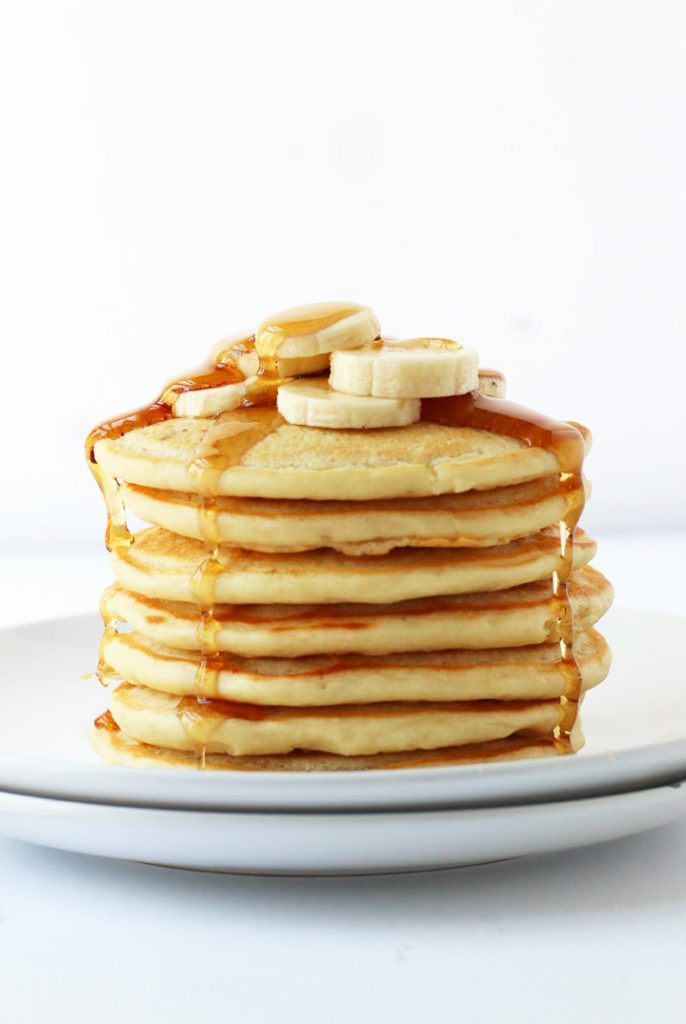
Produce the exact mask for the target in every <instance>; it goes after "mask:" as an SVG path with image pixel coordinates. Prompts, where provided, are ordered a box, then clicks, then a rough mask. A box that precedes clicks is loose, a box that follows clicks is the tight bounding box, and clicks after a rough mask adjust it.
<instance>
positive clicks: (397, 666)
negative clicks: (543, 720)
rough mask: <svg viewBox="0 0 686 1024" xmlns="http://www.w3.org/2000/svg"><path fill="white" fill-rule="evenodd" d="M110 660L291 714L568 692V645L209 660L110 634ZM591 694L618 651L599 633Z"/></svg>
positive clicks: (186, 691)
mask: <svg viewBox="0 0 686 1024" xmlns="http://www.w3.org/2000/svg"><path fill="white" fill-rule="evenodd" d="M101 654H102V658H103V660H104V662H105V663H106V664H107V665H108V666H109V668H110V669H111V670H112V671H114V672H115V673H116V674H117V675H118V676H120V677H121V678H122V679H124V680H126V681H127V682H129V683H134V684H136V685H138V686H147V687H148V688H150V689H154V690H160V691H162V692H164V693H170V694H175V695H177V696H188V695H201V696H208V697H218V698H220V699H222V700H230V701H238V702H241V701H243V702H247V703H250V704H260V705H281V706H285V707H325V706H331V705H337V704H364V703H376V702H385V701H472V700H532V699H535V700H549V699H552V698H555V697H561V696H563V695H564V694H565V692H566V690H567V686H568V675H567V672H566V670H565V669H566V666H565V665H564V663H561V662H560V646H559V644H554V643H553V644H536V645H534V646H531V647H514V648H512V647H505V648H497V649H494V650H485V651H468V650H467V651H465V650H452V651H431V652H428V653H422V654H390V655H382V656H376V657H359V656H355V655H347V656H345V655H344V656H342V657H341V656H338V657H336V656H328V657H327V656H326V655H320V656H314V657H312V656H310V657H304V658H257V659H251V658H247V659H246V658H232V657H230V656H228V655H224V656H218V657H214V658H212V659H210V662H209V668H208V663H207V660H206V659H203V657H202V655H201V654H200V653H199V652H197V651H174V650H173V649H172V648H169V647H162V646H161V645H160V644H155V643H154V642H153V641H151V640H147V639H146V638H145V637H142V636H141V635H140V634H138V633H122V634H115V635H114V636H111V637H108V636H107V634H106V635H105V638H104V642H103V647H102V652H101ZM574 654H575V657H576V660H577V664H578V665H579V669H580V671H581V684H582V689H583V690H588V689H590V688H591V687H593V686H596V685H597V684H598V683H600V682H602V680H603V679H604V678H605V677H606V676H607V673H608V671H609V669H610V660H611V658H610V650H609V648H608V646H607V643H606V642H605V640H604V638H603V637H602V636H601V635H600V633H597V632H596V631H595V630H590V631H589V632H587V633H582V634H580V636H579V637H578V639H577V640H576V641H575V644H574Z"/></svg>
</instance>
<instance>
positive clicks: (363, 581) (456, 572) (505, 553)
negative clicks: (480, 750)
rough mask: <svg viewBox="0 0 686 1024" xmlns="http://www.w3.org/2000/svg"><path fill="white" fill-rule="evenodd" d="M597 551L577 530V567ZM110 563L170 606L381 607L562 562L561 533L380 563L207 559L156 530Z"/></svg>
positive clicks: (253, 554) (239, 552)
mask: <svg viewBox="0 0 686 1024" xmlns="http://www.w3.org/2000/svg"><path fill="white" fill-rule="evenodd" d="M594 554H595V542H594V541H592V540H591V539H590V537H588V536H587V534H585V533H584V531H583V530H577V531H576V533H575V544H574V566H575V567H577V568H578V567H581V566H583V565H585V564H586V563H587V562H588V561H590V559H591V558H592V557H593V555H594ZM110 564H111V566H112V569H113V571H114V575H115V576H116V578H117V579H118V580H119V582H120V583H121V584H122V585H123V586H125V587H127V588H128V589H129V590H133V591H134V592H135V593H138V594H143V595H144V596H146V597H155V598H163V599H165V600H170V601H188V602H196V603H197V602H198V601H199V602H201V603H203V604H205V605H207V606H209V605H212V604H214V603H224V604H257V603H259V604H271V603H277V604H301V603H304V602H313V603H319V604H331V603H338V602H345V601H363V602H365V603H370V604H373V603H380V602H384V601H389V599H390V601H392V602H394V601H406V600H411V599H413V598H417V597H427V596H434V595H437V594H460V593H471V592H481V591H486V590H489V591H490V590H501V589H506V588H508V587H515V586H519V585H520V584H522V583H530V582H532V581H534V580H539V579H543V578H544V577H546V576H547V577H550V576H551V574H552V573H553V572H554V571H556V570H557V569H558V568H560V564H561V557H560V534H559V531H558V530H555V529H548V530H542V531H541V532H540V533H537V534H535V535H533V536H531V537H526V538H522V539H520V540H516V541H512V542H511V543H510V544H506V545H501V546H497V547H492V548H398V549H396V550H394V551H391V552H389V553H388V554H387V555H385V556H384V557H382V558H378V557H375V556H361V557H359V558H354V557H350V556H347V555H342V554H340V553H339V552H337V551H332V550H331V549H328V548H319V549H318V550H316V551H305V552H299V553H297V554H293V553H291V554H266V553H264V552H257V551H247V550H243V549H240V548H238V549H237V548H226V547H221V548H219V549H218V551H217V555H216V557H214V556H213V557H212V558H211V559H208V552H207V548H206V546H205V545H204V544H203V543H202V542H201V541H197V540H193V539H192V538H189V537H178V536H177V535H176V534H173V533H169V532H168V531H166V530H162V529H161V528H160V527H151V528H149V529H147V530H142V531H141V532H140V533H138V534H136V538H135V543H134V544H132V545H131V546H130V547H123V548H117V549H115V550H114V551H113V552H112V555H111V557H110Z"/></svg>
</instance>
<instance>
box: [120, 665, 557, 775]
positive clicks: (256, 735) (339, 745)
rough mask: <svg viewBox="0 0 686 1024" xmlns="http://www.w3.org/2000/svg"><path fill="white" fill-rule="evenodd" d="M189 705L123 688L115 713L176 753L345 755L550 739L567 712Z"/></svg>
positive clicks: (535, 706)
mask: <svg viewBox="0 0 686 1024" xmlns="http://www.w3.org/2000/svg"><path fill="white" fill-rule="evenodd" d="M190 700H191V702H192V703H190V704H188V703H184V702H187V701H189V698H181V699H180V698H178V697H176V696H172V695H170V694H166V693H161V692H159V691H157V690H150V689H148V688H146V687H142V686H134V685H131V684H129V683H123V684H122V685H121V686H119V687H117V688H116V689H115V690H113V691H111V692H110V696H109V710H110V712H111V714H112V717H113V718H114V720H115V722H116V723H117V725H118V726H119V728H120V729H121V730H122V732H124V733H125V734H126V735H127V736H131V737H132V738H133V739H135V740H138V741H139V742H140V743H148V744H151V745H152V746H158V747H167V748H170V749H172V750H190V751H197V750H199V749H201V750H204V751H206V752H207V753H210V754H233V755H239V756H242V755H245V754H285V753H289V752H290V751H292V750H319V751H323V752H325V753H330V754H342V755H344V756H346V757H349V756H354V755H359V754H379V753H391V752H397V751H404V750H436V749H439V748H441V747H450V746H460V745H461V744H463V743H482V742H484V741H487V740H494V739H501V738H503V737H505V736H511V735H513V734H515V733H524V734H527V735H530V736H544V735H546V734H548V733H550V732H552V731H553V730H554V729H555V728H557V727H558V726H560V725H561V724H562V723H563V721H564V718H565V715H566V713H567V710H568V709H567V708H566V707H565V706H563V705H561V704H560V702H559V701H558V700H547V701H543V700H542V701H536V700H518V701H496V700H477V701H460V702H450V701H446V702H430V701H422V702H413V701H404V702H402V703H400V702H398V703H390V704H387V703H384V704H367V705H359V704H345V705H338V706H336V707H324V708H311V707H307V708H300V707H299V708H287V707H269V708H264V707H257V706H255V705H250V704H232V703H229V702H226V701H223V702H222V701H216V702H212V701H209V702H207V703H206V704H202V703H198V702H197V701H196V700H195V699H193V698H191V699H190ZM220 705H222V710H221V711H220V710H219V706H220Z"/></svg>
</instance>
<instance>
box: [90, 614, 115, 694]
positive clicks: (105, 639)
mask: <svg viewBox="0 0 686 1024" xmlns="http://www.w3.org/2000/svg"><path fill="white" fill-rule="evenodd" d="M115 636H117V627H116V625H115V624H114V623H112V622H109V623H107V624H106V625H105V628H104V630H103V633H102V636H101V637H100V645H99V647H98V665H97V668H96V670H95V675H96V678H97V680H98V682H99V683H100V685H101V686H105V687H107V686H109V685H110V683H111V682H112V681H113V680H117V681H118V680H119V676H118V675H117V673H116V672H114V671H113V670H112V669H111V668H110V666H109V665H108V663H107V662H106V661H105V648H106V647H107V645H108V644H109V642H110V640H112V639H113V638H114V637H115Z"/></svg>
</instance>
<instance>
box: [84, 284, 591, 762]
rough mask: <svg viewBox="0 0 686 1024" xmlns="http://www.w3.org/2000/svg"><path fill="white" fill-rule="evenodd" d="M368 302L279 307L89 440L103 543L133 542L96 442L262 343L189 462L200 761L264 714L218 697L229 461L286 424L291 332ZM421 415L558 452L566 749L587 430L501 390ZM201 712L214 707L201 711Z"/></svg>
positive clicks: (577, 694)
mask: <svg viewBox="0 0 686 1024" xmlns="http://www.w3.org/2000/svg"><path fill="white" fill-rule="evenodd" d="M362 308H363V307H359V306H356V305H354V304H348V305H345V304H340V303H323V304H319V305H316V306H311V307H302V308H300V309H299V310H291V311H287V312H285V313H282V314H277V315H276V316H274V317H271V318H269V320H267V321H265V322H264V323H263V324H262V325H261V327H260V328H259V329H258V331H257V332H256V334H255V335H254V336H249V337H246V338H243V339H240V340H239V341H237V342H234V343H233V344H232V345H231V346H230V347H229V348H228V349H227V350H225V351H220V352H219V353H217V355H216V358H215V359H214V361H212V362H209V363H207V364H205V365H203V366H201V367H200V368H198V369H197V370H195V371H192V372H191V373H190V374H187V375H186V376H184V377H183V378H181V379H180V380H177V381H174V382H172V383H171V384H169V385H167V386H166V387H165V388H164V389H163V391H162V393H161V395H160V397H159V398H158V399H157V400H156V401H154V402H152V403H151V404H150V405H148V406H144V407H142V408H140V409H137V410H134V411H133V412H131V413H128V414H126V415H124V416H120V417H117V418H115V419H113V420H109V421H107V422H105V423H102V424H100V425H99V426H98V427H96V428H95V429H94V430H92V431H91V433H90V434H89V435H88V438H87V440H86V445H85V447H86V456H87V459H88V464H89V467H90V469H91V471H92V473H93V475H94V477H95V479H96V481H97V483H98V485H99V487H100V489H101V491H102V493H103V496H104V499H105V505H106V510H107V529H106V536H105V542H106V545H107V547H108V549H109V550H112V549H115V548H118V547H122V546H128V545H130V544H131V543H132V542H133V535H132V534H131V533H130V531H129V529H128V526H127V523H126V515H125V509H124V504H123V501H122V497H121V493H120V489H119V483H118V481H117V480H116V479H114V478H113V477H111V476H109V475H107V474H105V473H104V472H103V471H102V469H101V467H100V466H99V465H98V463H97V460H96V458H95V446H96V444H97V442H98V441H99V440H101V439H115V438H118V437H121V436H123V435H124V434H126V433H128V432H129V431H131V430H136V429H139V428H141V427H145V426H150V425H152V424H155V423H159V422H161V421H164V420H166V419H169V418H170V417H172V416H173V405H174V402H175V400H176V398H177V397H178V396H179V395H180V394H183V393H184V392H186V391H190V390H198V389H203V388H216V387H222V386H225V385H228V384H235V383H239V382H241V381H243V380H244V379H245V377H244V374H243V373H242V372H241V370H240V368H239V366H238V360H239V358H240V357H241V356H244V355H248V354H250V353H252V352H254V351H257V354H258V357H259V368H258V373H257V375H256V379H255V380H254V381H252V382H251V383H250V384H249V385H248V386H247V387H246V394H245V397H244V400H243V403H242V407H241V408H239V409H237V410H234V411H232V412H227V413H222V414H219V415H218V416H216V417H215V418H214V422H213V423H212V425H211V426H210V427H209V429H208V430H207V432H206V433H205V435H204V437H203V439H202V441H201V443H200V445H199V446H198V449H197V450H196V452H195V453H194V455H193V458H192V459H191V461H190V463H189V464H188V467H187V468H188V471H189V473H190V474H191V475H192V476H193V478H194V481H195V483H196V486H197V489H198V492H199V493H200V494H201V495H203V500H202V503H201V506H200V510H199V513H198V521H199V527H200V533H201V536H202V538H203V540H204V542H205V545H206V556H205V558H204V559H203V560H202V562H201V563H200V564H199V565H198V567H197V569H196V571H195V573H194V576H193V580H192V590H193V597H194V600H195V603H196V605H197V607H198V609H199V612H200V615H199V623H198V635H197V644H198V649H199V651H200V653H201V660H200V662H199V666H198V670H197V674H196V680H195V683H196V685H195V689H196V692H197V693H198V694H199V695H200V696H197V697H192V698H184V699H183V700H182V701H181V702H180V703H179V705H178V711H177V713H178V715H179V720H180V721H181V723H182V725H183V727H184V729H185V730H186V732H187V734H188V735H189V736H190V737H191V740H192V742H193V745H194V747H195V749H196V752H197V754H198V757H199V759H200V762H201V763H202V764H203V765H204V756H205V747H206V744H207V738H208V736H209V734H210V732H211V730H212V728H214V726H215V725H216V720H217V716H218V715H223V716H226V715H229V714H230V715H231V716H233V717H243V718H250V719H255V718H258V717H262V716H263V715H264V712H263V711H262V710H261V709H258V708H256V706H255V705H246V704H235V703H232V702H227V701H218V700H215V699H213V695H215V694H216V692H217V679H218V674H219V671H221V667H222V660H221V658H220V657H219V656H218V646H217V638H218V633H219V631H220V628H221V620H220V619H218V618H217V617H215V614H214V609H215V603H216V602H215V597H216V595H215V589H216V580H217V577H218V576H219V574H220V572H221V571H222V565H221V562H220V559H219V541H220V534H219V530H218V526H217V504H216V494H217V484H218V481H219V479H220V477H221V475H222V474H223V473H224V472H225V471H226V470H227V469H229V468H231V467H233V466H236V465H238V464H239V463H240V461H241V459H242V458H243V456H244V455H245V454H246V452H247V451H249V449H250V448H252V447H253V446H254V445H255V444H257V443H258V442H259V441H261V440H262V439H263V438H265V437H267V436H268V435H269V434H270V433H271V432H272V431H273V430H275V429H276V428H277V427H278V426H280V425H281V424H282V423H283V422H284V421H283V419H282V418H281V417H280V416H279V414H278V413H277V412H276V410H275V409H274V405H275V402H276V390H277V387H278V385H279V384H280V383H281V381H280V379H279V373H278V355H279V350H280V348H281V345H282V343H283V341H284V339H285V338H286V337H287V336H290V337H297V336H304V335H307V334H311V333H314V332H316V331H318V330H322V329H324V328H326V327H328V326H331V325H332V324H334V323H336V322H337V321H338V320H340V319H342V318H344V317H347V316H350V315H352V314H353V313H355V312H358V311H359V310H360V309H362ZM482 373H486V371H482ZM487 373H488V375H489V376H491V377H493V378H494V379H497V380H500V379H502V380H503V382H504V378H503V377H502V374H499V373H497V371H487ZM422 419H423V420H424V421H426V422H432V423H439V424H443V425H447V426H452V427H470V428H473V429H477V430H486V431H490V432H493V433H496V434H501V435H506V436H509V437H513V438H515V439H517V440H519V441H521V442H522V443H523V444H526V445H529V446H532V447H540V448H543V449H545V450H547V451H550V452H553V453H554V454H555V455H556V456H557V459H558V463H559V468H560V488H561V489H562V491H563V492H564V493H565V495H566V496H567V499H568V509H567V512H566V514H565V519H564V520H563V521H562V522H561V523H560V562H559V568H558V571H557V573H555V574H554V577H553V581H552V582H553V604H554V608H555V613H556V620H557V624H558V633H559V636H560V667H561V671H562V673H563V676H564V679H565V692H564V697H563V698H562V700H561V711H560V724H559V726H558V728H557V729H556V730H555V736H554V742H555V744H556V747H557V749H558V752H560V753H568V752H569V751H570V750H571V741H570V734H571V731H572V729H573V727H574V724H575V721H576V717H577V712H578V705H579V702H580V698H581V688H582V681H581V672H580V669H579V666H578V664H577V662H576V659H575V657H574V628H573V621H572V613H571V605H570V601H569V594H568V589H567V588H568V581H569V578H570V574H571V571H572V566H573V552H574V530H575V527H576V524H577V522H578V520H579V517H580V515H581V512H582V510H583V505H584V488H583V481H582V475H581V474H582V466H583V457H584V432H583V431H582V429H581V428H579V429H577V426H576V425H573V424H569V423H562V422H558V421H556V420H552V419H549V418H548V417H546V416H543V415H541V414H539V413H536V412H534V411H532V410H529V409H526V408H524V407H523V406H519V405H516V404H514V403H512V402H509V401H505V400H504V399H501V398H492V397H488V396H486V395H483V394H481V393H480V392H478V391H474V392H471V393H470V394H467V395H460V396H455V397H449V398H434V399H424V400H423V401H422ZM103 610H104V612H105V614H103V618H104V620H105V632H104V634H103V638H102V640H101V644H100V652H99V660H98V669H97V675H98V678H99V679H100V680H101V681H102V682H107V681H109V679H110V678H111V677H112V675H113V673H111V671H110V670H109V668H108V666H107V665H106V663H105V660H104V658H103V652H104V647H105V645H106V644H107V642H108V640H109V639H110V638H111V637H112V635H114V634H115V633H116V625H115V624H114V623H113V622H112V621H110V620H109V619H108V618H107V617H106V609H103ZM351 628H352V627H351ZM201 709H202V710H201ZM203 711H204V712H208V711H209V712H211V714H210V715H207V714H206V713H205V714H203V713H202V712H203ZM96 725H97V727H98V728H107V729H117V728H118V727H117V726H116V723H114V720H113V719H112V717H111V715H110V713H109V712H106V713H105V715H101V716H100V718H99V719H97V720H96ZM207 730H209V732H208V731H207Z"/></svg>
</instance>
